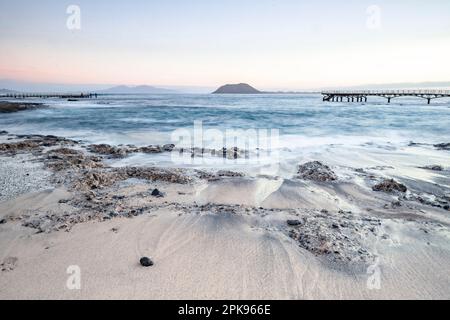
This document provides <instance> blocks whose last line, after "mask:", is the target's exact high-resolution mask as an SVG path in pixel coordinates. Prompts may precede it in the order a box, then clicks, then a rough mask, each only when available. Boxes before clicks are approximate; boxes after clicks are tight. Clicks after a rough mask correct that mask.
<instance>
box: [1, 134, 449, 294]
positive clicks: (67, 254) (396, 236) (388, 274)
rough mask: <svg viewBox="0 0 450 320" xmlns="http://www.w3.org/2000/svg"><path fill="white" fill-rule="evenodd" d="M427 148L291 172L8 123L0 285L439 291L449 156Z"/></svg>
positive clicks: (48, 289) (445, 276) (444, 284)
mask: <svg viewBox="0 0 450 320" xmlns="http://www.w3.org/2000/svg"><path fill="white" fill-rule="evenodd" d="M411 148H414V146H411ZM429 148H430V152H434V153H435V155H436V158H435V159H440V161H441V162H440V163H437V164H435V163H429V165H434V166H428V167H425V166H422V167H415V168H413V169H411V170H410V171H408V172H406V171H402V170H400V168H398V170H395V168H394V167H373V166H371V165H370V164H369V163H368V164H369V165H368V166H367V167H364V168H361V167H352V166H351V163H350V162H349V165H348V166H346V167H343V166H338V165H335V164H334V162H333V160H332V159H331V158H330V159H329V161H328V162H326V161H324V159H318V160H320V161H314V160H313V159H311V160H312V161H306V162H304V163H298V164H297V166H296V168H295V171H293V172H292V175H291V177H289V178H286V177H277V176H258V175H256V176H255V175H248V174H245V173H241V172H234V171H224V170H221V171H215V170H198V169H189V168H161V167H145V166H144V167H130V166H122V167H117V166H110V165H109V160H110V159H117V158H126V157H127V156H129V155H130V154H134V153H145V152H151V153H170V152H180V150H179V149H178V148H177V147H176V146H173V145H164V146H152V147H146V148H137V147H132V146H121V147H116V146H109V145H91V144H86V143H84V142H83V141H76V140H71V139H66V138H62V137H57V136H43V135H25V136H24V135H15V134H12V133H7V132H2V134H1V135H0V183H1V189H0V193H1V194H0V265H1V267H0V270H1V271H0V299H449V298H450V277H449V274H450V242H449V239H450V216H449V213H450V211H449V203H450V188H449V187H448V185H449V180H450V170H449V169H450V163H449V162H448V160H447V162H445V159H446V157H448V150H446V148H447V147H446V145H444V144H443V145H441V146H430V147H429ZM432 150H434V151H432ZM185 152H186V151H185ZM193 152H194V151H193ZM439 156H440V158H439ZM394 158H395V157H394ZM394 158H393V159H394ZM333 159H334V161H336V157H333ZM443 159H444V160H443ZM447 159H448V158H447ZM394 162H395V161H394V160H393V163H394ZM438 165H439V166H438ZM394 172H395V174H394ZM402 172H403V173H404V175H403V176H401V175H399V173H402ZM414 173H415V178H412V177H413V176H414ZM418 177H421V178H418ZM427 181H428V182H427ZM429 181H433V182H429ZM436 181H439V182H440V183H439V184H438V183H436ZM142 257H149V258H150V259H151V260H152V262H153V263H154V264H153V266H152V267H149V268H145V267H143V266H142V265H141V264H140V262H139V261H140V259H141V258H142ZM73 266H76V267H77V268H79V271H80V275H81V279H80V287H79V288H76V289H73V288H72V289H71V287H70V285H69V286H68V279H70V276H71V274H70V272H69V273H68V270H69V271H70V270H71V269H70V268H73ZM68 268H69V269H68Z"/></svg>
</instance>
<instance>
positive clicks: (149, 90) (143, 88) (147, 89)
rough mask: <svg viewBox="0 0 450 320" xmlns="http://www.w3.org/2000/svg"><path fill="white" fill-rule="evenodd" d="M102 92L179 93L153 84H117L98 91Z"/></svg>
mask: <svg viewBox="0 0 450 320" xmlns="http://www.w3.org/2000/svg"><path fill="white" fill-rule="evenodd" d="M97 92H98V93H100V94H169V93H177V91H175V90H169V89H163V88H157V87H152V86H136V87H129V86H117V87H113V88H109V89H105V90H100V91H97Z"/></svg>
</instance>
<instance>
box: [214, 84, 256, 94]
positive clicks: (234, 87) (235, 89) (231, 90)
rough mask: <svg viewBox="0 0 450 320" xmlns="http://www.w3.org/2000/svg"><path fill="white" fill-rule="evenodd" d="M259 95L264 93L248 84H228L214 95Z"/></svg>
mask: <svg viewBox="0 0 450 320" xmlns="http://www.w3.org/2000/svg"><path fill="white" fill-rule="evenodd" d="M258 93H262V92H261V91H259V90H256V89H255V88H253V87H252V86H250V85H248V84H246V83H238V84H227V85H224V86H222V87H220V88H219V89H217V90H216V91H214V92H213V94H258Z"/></svg>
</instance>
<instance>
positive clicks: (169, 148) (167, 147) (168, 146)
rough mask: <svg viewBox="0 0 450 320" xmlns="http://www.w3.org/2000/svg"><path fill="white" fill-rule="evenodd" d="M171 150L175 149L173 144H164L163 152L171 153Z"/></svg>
mask: <svg viewBox="0 0 450 320" xmlns="http://www.w3.org/2000/svg"><path fill="white" fill-rule="evenodd" d="M173 149H175V145H174V144H165V145H164V146H163V150H164V151H167V152H172V151H173Z"/></svg>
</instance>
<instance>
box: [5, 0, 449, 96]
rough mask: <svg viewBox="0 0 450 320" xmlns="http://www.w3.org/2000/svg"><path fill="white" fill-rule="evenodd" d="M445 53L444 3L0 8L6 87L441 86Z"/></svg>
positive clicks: (17, 1)
mask: <svg viewBox="0 0 450 320" xmlns="http://www.w3.org/2000/svg"><path fill="white" fill-rule="evenodd" d="M71 5H76V6H78V8H79V9H80V15H79V16H74V15H73V11H72V12H70V13H67V9H68V7H69V6H71ZM74 17H75V18H76V19H75V20H74ZM78 17H79V20H78ZM68 20H69V22H71V24H69V25H70V28H69V27H68V26H67V24H68ZM74 21H80V24H79V27H80V28H76V26H77V25H76V23H75V24H74V23H73V22H74ZM74 26H75V28H74ZM449 57H450V1H448V0H428V1H423V0H420V1H419V0H388V1H385V0H371V1H366V0H347V1H336V0H317V1H302V0H158V1H156V0H127V1H125V0H124V1H112V0H70V1H62V0H40V1H31V0H29V1H24V0H14V1H6V0H0V79H11V80H15V81H27V82H37V83H41V82H42V83H61V84H111V85H115V84H127V85H141V84H147V85H155V86H170V85H171V86H175V85H177V86H207V87H217V86H220V85H222V84H226V83H238V82H247V83H250V84H252V85H253V86H255V87H257V88H258V89H262V90H300V89H311V88H321V87H335V86H336V87H338V86H352V85H363V84H367V83H396V82H424V81H449V80H450V59H449Z"/></svg>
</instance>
